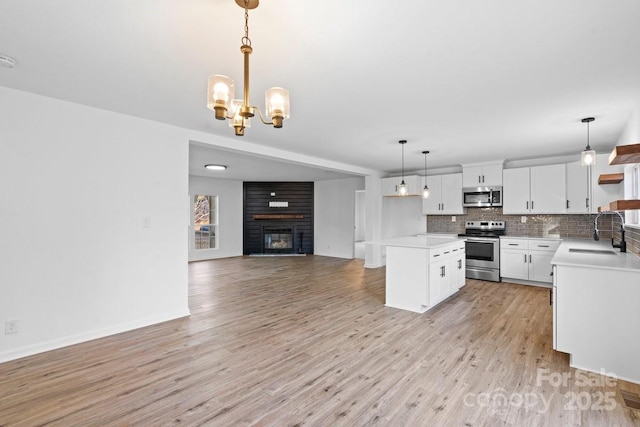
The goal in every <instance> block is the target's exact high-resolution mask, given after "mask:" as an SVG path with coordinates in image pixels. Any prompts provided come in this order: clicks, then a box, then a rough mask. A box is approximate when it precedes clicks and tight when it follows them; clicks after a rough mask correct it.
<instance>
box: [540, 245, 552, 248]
mask: <svg viewBox="0 0 640 427" xmlns="http://www.w3.org/2000/svg"><path fill="white" fill-rule="evenodd" d="M538 247H539V248H548V247H549V245H538Z"/></svg>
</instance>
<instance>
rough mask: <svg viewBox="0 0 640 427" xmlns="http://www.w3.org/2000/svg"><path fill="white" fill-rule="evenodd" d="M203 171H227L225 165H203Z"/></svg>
mask: <svg viewBox="0 0 640 427" xmlns="http://www.w3.org/2000/svg"><path fill="white" fill-rule="evenodd" d="M204 168H205V169H209V170H210V171H223V170H227V167H226V166H225V165H204Z"/></svg>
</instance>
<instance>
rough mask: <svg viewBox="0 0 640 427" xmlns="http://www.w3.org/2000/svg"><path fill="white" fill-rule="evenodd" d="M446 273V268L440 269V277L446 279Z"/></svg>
mask: <svg viewBox="0 0 640 427" xmlns="http://www.w3.org/2000/svg"><path fill="white" fill-rule="evenodd" d="M445 274H447V273H446V270H445V266H444V265H443V266H442V267H440V277H444V276H445Z"/></svg>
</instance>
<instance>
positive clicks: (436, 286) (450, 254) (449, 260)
mask: <svg viewBox="0 0 640 427" xmlns="http://www.w3.org/2000/svg"><path fill="white" fill-rule="evenodd" d="M429 258H430V259H429V305H430V306H434V305H436V304H437V303H439V302H440V301H442V300H444V299H446V298H448V297H449V296H451V295H453V294H454V293H456V292H457V291H458V289H460V288H461V287H462V286H464V284H465V274H464V272H465V262H464V261H465V252H464V242H462V243H457V244H454V245H449V246H445V247H443V248H441V249H435V250H432V251H430V254H429Z"/></svg>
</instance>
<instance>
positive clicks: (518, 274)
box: [500, 237, 560, 284]
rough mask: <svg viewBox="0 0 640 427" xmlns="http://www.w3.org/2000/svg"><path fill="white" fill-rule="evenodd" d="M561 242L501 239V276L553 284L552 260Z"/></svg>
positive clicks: (535, 239) (534, 239)
mask: <svg viewBox="0 0 640 427" xmlns="http://www.w3.org/2000/svg"><path fill="white" fill-rule="evenodd" d="M559 245H560V240H558V239H539V238H531V239H530V238H509V237H501V238H500V276H501V277H502V278H503V280H505V281H508V280H509V279H516V280H523V281H531V282H540V283H549V284H550V283H552V282H553V276H552V274H551V271H552V269H551V259H552V258H553V255H554V254H555V252H556V250H557V249H558V246H559Z"/></svg>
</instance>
